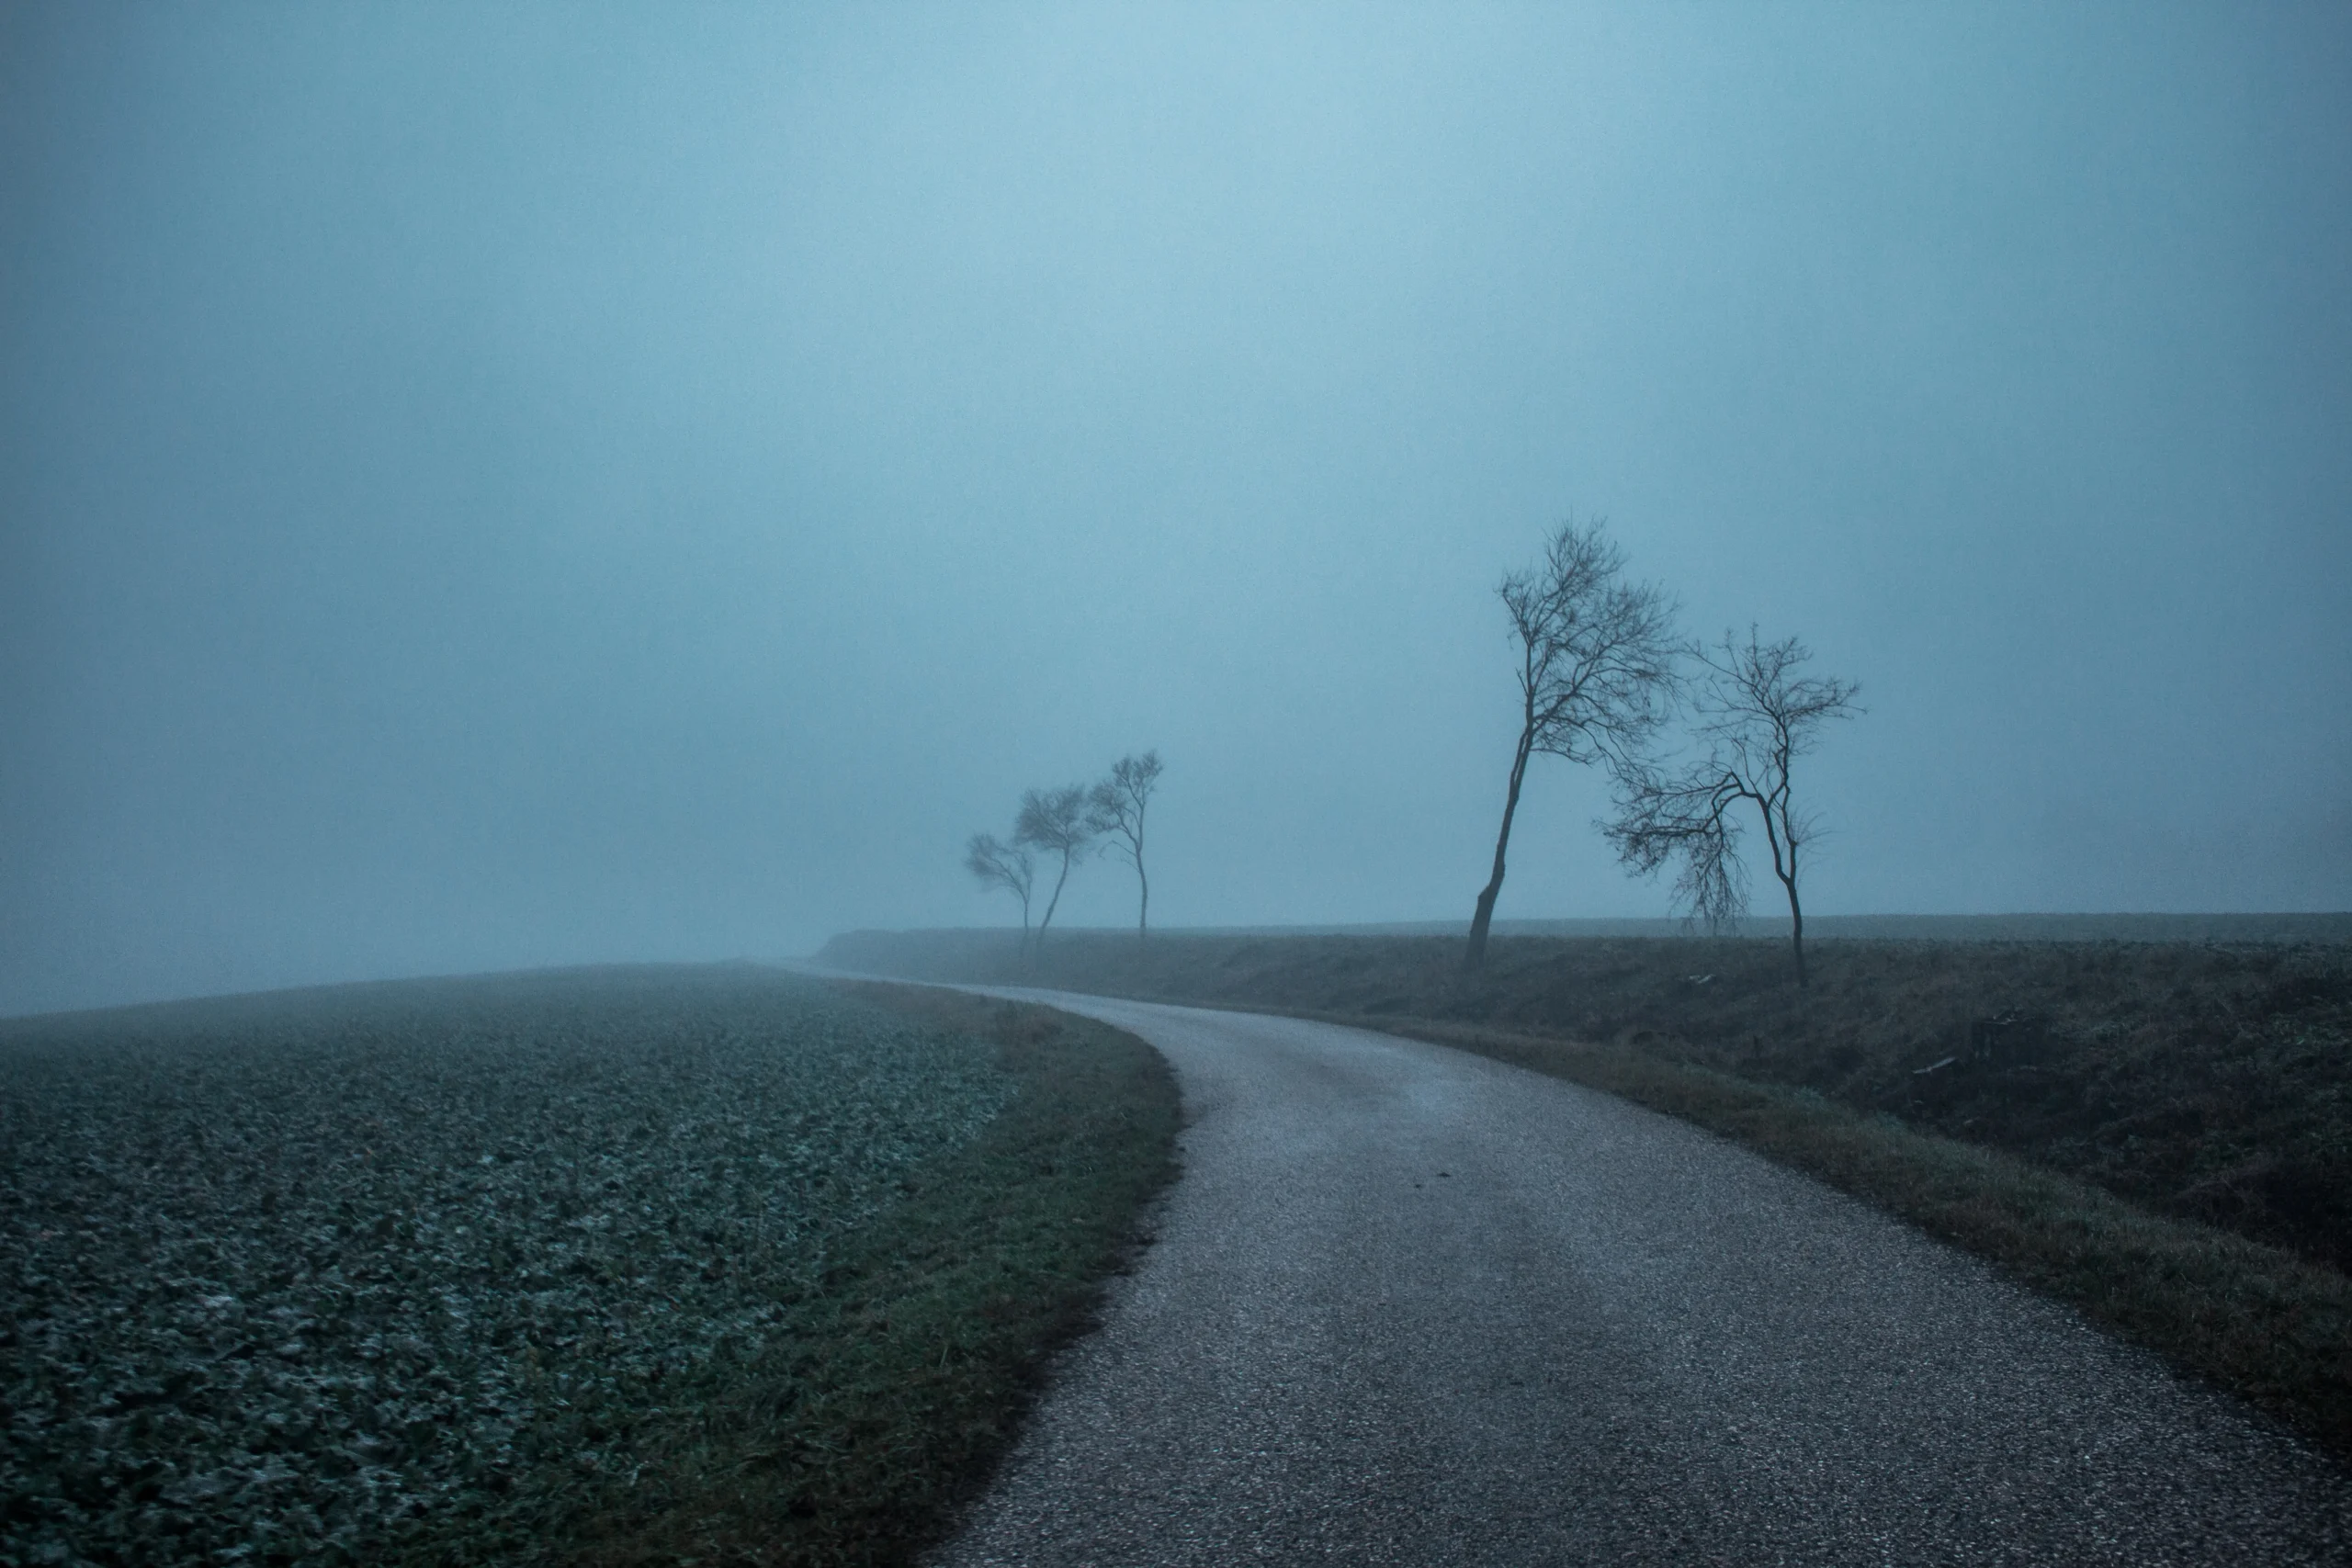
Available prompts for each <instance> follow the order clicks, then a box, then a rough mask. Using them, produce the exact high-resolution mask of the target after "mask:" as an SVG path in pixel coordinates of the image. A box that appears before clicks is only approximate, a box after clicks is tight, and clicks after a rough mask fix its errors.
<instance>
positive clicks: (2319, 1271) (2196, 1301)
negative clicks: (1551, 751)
mask: <svg viewBox="0 0 2352 1568" xmlns="http://www.w3.org/2000/svg"><path fill="white" fill-rule="evenodd" d="M1330 1021H1334V1022H1347V1023H1351V1024H1354V1025H1356V1026H1358V1027H1360V1028H1369V1029H1379V1030H1384V1031H1385V1032H1389V1033H1395V1034H1405V1035H1408V1036H1409V1037H1412V1038H1417V1039H1424V1040H1430V1041H1432V1042H1435V1043H1441V1044H1446V1045H1452V1046H1455V1047H1458V1048H1461V1049H1464V1050H1469V1051H1475V1052H1476V1053H1477V1054H1479V1055H1485V1056H1491V1057H1494V1058H1496V1059H1498V1060H1500V1061H1506V1062H1511V1063H1514V1064H1516V1065H1518V1066H1524V1067H1529V1068H1532V1069H1533V1070H1535V1071H1537V1072H1541V1073H1545V1074H1548V1075H1550V1076H1552V1077H1560V1078H1566V1079H1568V1080H1569V1081H1571V1082H1575V1083H1580V1084H1584V1085H1586V1086H1588V1087H1589V1088H1593V1089H1603V1090H1606V1091H1607V1092H1609V1093H1611V1094H1616V1095H1621V1096H1623V1098H1625V1099H1627V1100H1633V1101H1634V1102H1635V1103H1636V1104H1640V1105H1645V1106H1648V1107H1649V1108H1650V1109H1652V1110H1654V1111H1664V1112H1666V1113H1667V1114H1668V1115H1671V1116H1677V1117H1680V1118H1682V1119H1683V1120H1685V1121H1688V1122H1695V1123H1696V1124H1698V1125H1699V1126H1702V1127H1704V1128H1706V1129H1707V1130H1709V1131H1710V1132H1713V1133H1717V1134H1722V1135H1723V1136H1724V1137H1728V1138H1731V1139H1734V1140H1735V1141H1736V1142H1738V1143H1741V1144H1745V1145H1747V1146H1748V1147H1750V1148H1753V1149H1755V1150H1756V1151H1757V1152H1758V1153H1759V1154H1762V1155H1764V1156H1767V1157H1768V1158H1770V1159H1773V1160H1775V1161H1778V1162H1779V1163H1781V1164H1782V1165H1786V1166H1789V1167H1792V1168H1795V1169H1797V1170H1801V1171H1804V1173H1806V1174H1807V1175H1809V1176H1813V1177H1815V1178H1816V1179H1820V1180H1822V1181H1825V1182H1826V1183H1827V1184H1829V1185H1830V1186H1832V1187H1835V1188H1837V1189H1838V1190H1840V1191H1842V1192H1846V1193H1849V1194H1850V1195H1852V1196H1854V1197H1856V1198H1860V1199H1861V1200H1863V1201H1866V1202H1869V1203H1871V1204H1873V1205H1875V1206H1877V1207H1879V1208H1881V1209H1883V1210H1885V1211H1887V1212H1889V1213H1893V1214H1894V1215H1896V1216H1897V1217H1899V1218H1901V1219H1904V1220H1907V1221H1909V1222H1910V1223H1912V1224H1916V1225H1917V1226H1918V1227H1919V1228H1920V1229H1922V1230H1924V1231H1926V1232H1928V1234H1929V1235H1934V1236H1937V1237H1939V1238H1941V1239H1942V1240H1945V1241H1948V1242H1951V1243H1952V1244H1953V1245H1954V1246H1957V1247H1964V1248H1966V1249H1967V1250H1968V1251H1970V1252H1973V1253H1974V1254H1976V1255H1977V1256H1979V1257H1981V1258H1985V1259H1987V1260H1988V1261H1990V1262H1992V1263H1994V1264H1995V1265H1996V1266H1997V1267H1999V1268H2000V1269H2003V1270H2004V1271H2005V1272H2007V1274H2009V1275H2010V1276H2011V1277H2013V1278H2015V1279H2017V1280H2019V1281H2020V1282H2022V1283H2024V1284H2025V1285H2027V1286H2029V1287H2030V1288H2031V1289H2033V1290H2035V1291H2038V1292H2041V1293H2042V1294H2043V1295H2046V1296H2049V1297H2052V1298H2053V1299H2054V1300H2057V1301H2060V1302H2063V1303H2065V1304H2067V1305H2069V1306H2072V1307H2074V1308H2075V1310H2077V1311H2079V1312H2081V1313H2082V1314H2083V1315H2084V1316H2085V1317H2086V1318H2088V1319H2089V1320H2090V1321H2092V1322H2093V1323H2096V1324H2098V1325H2100V1326H2101V1327H2104V1328H2106V1329H2108V1330H2109V1331H2110V1332H2112V1333H2114V1334H2116V1335H2117V1336H2118V1337H2121V1338H2124V1339H2126V1340H2129V1341H2131V1342H2132V1343H2134V1344H2138V1345H2141V1346H2143V1347H2145V1348H2148V1349H2151V1350H2154V1351H2155V1352H2156V1353H2157V1354H2159V1355H2161V1356H2163V1357H2164V1358H2165V1359H2166V1360H2167V1361H2169V1362H2171V1363H2172V1364H2173V1365H2174V1366H2175V1367H2177V1368H2178V1369H2180V1370H2182V1371H2187V1372H2188V1373H2190V1374H2191V1375H2193V1376H2195V1377H2198V1378H2199V1379H2201V1380H2202V1381H2204V1382H2210V1383H2211V1384H2214V1385H2215V1386H2218V1387H2220V1388H2222V1389H2224V1390H2226V1391H2228V1392H2230V1393H2234V1394H2237V1395H2238V1396H2239V1397H2241V1398H2244V1399H2245V1400H2247V1401H2248V1402H2249V1403H2251V1404H2255V1405H2256V1406H2257V1407H2259V1408H2261V1409H2263V1410H2265V1411H2267V1412H2268V1413H2270V1414H2271V1415H2272V1416H2276V1417H2278V1419H2280V1420H2281V1421H2283V1422H2285V1423H2286V1424H2287V1425H2288V1426H2289V1427H2292V1428H2294V1429H2295V1430H2296V1431H2297V1432H2299V1433H2301V1435H2302V1436H2303V1437H2304V1438H2307V1439H2308V1440H2310V1441H2311V1442H2312V1444H2314V1445H2315V1446H2316V1447H2318V1448H2320V1449H2322V1450H2325V1451H2327V1452H2328V1453H2330V1454H2332V1455H2334V1456H2335V1458H2336V1459H2337V1460H2338V1461H2346V1462H2352V1280H2346V1278H2345V1277H2344V1276H2343V1275H2342V1274H2339V1273H2337V1272H2335V1270H2334V1269H2326V1268H2324V1267H2321V1266H2319V1265H2316V1264H2312V1263H2309V1262H2306V1261H2305V1260H2303V1259H2302V1258H2298V1257H2296V1256H2295V1255H2294V1254H2292V1253H2290V1252H2287V1251H2285V1250H2283V1249H2281V1248H2278V1247H2267V1246H2265V1245H2263V1244H2262V1243H2260V1242H2255V1241H2249V1240H2247V1239H2246V1238H2245V1237H2243V1236H2239V1235H2232V1234H2231V1233H2229V1232H2227V1231H2222V1230H2218V1229H2216V1228H2214V1227H2212V1226H2210V1225H2200V1224H2193V1223H2186V1222H2182V1221H2178V1220H2172V1219H2167V1218H2165V1217H2164V1216H2162V1215H2158V1214H2152V1213H2148V1212H2147V1211H2145V1210H2143V1209H2140V1208H2136V1207H2134V1206H2133V1205H2131V1204H2130V1203H2127V1202H2125V1201H2123V1200H2121V1199H2120V1198H2117V1197H2115V1196H2113V1195H2112V1194H2110V1193H2108V1192H2105V1191H2102V1190H2099V1189H2098V1188H2096V1187H2093V1186H2090V1185H2089V1184H2087V1183H2086V1182H2082V1181H2077V1180H2075V1179H2071V1178H2068V1177H2065V1176H2063V1175H2060V1174H2058V1173H2057V1172H2055V1171H2052V1170H2048V1169H2046V1168H2041V1167H2037V1166H2034V1165H2031V1164H2030V1163H2028V1162H2026V1161H2024V1160H2021V1159H2018V1158H2016V1157H2015V1156H2009V1155H2006V1154H2003V1153H2001V1152H1999V1151H1997V1150H1994V1149H1987V1148H1984V1147H1981V1146H1978V1145H1971V1144H1964V1143H1961V1142H1959V1141H1958V1140H1955V1139H1951V1138H1945V1137H1939V1136H1937V1135H1935V1134H1927V1133H1920V1132H1917V1131H1915V1130H1913V1129H1911V1128H1909V1127H1905V1126H1904V1125H1903V1124H1902V1123H1901V1122H1897V1121H1895V1120H1894V1118H1892V1117H1889V1116H1885V1115H1869V1114H1865V1113H1862V1112H1860V1111H1855V1110H1853V1109H1852V1108H1850V1107H1848V1106H1845V1105H1840V1104H1838V1103H1836V1102H1834V1101H1831V1100H1825V1099H1823V1098H1822V1097H1821V1096H1820V1095H1818V1094H1815V1093H1813V1092H1811V1091H1809V1090H1805V1089H1786V1088H1781V1087H1779V1086H1774V1085H1763V1084H1756V1083H1750V1082H1747V1081H1745V1080H1743V1079H1740V1078H1736V1077H1731V1076H1729V1075H1728V1074H1724V1073H1720V1072H1715V1071H1713V1070H1712V1069H1709V1068H1705V1067H1697V1066H1686V1065H1684V1064H1681V1063H1676V1062H1665V1061H1660V1060H1658V1059H1657V1058H1655V1057H1652V1056H1646V1055H1642V1054H1640V1053H1638V1052H1635V1051H1631V1050H1626V1049H1623V1048H1622V1047H1613V1046H1605V1045H1578V1044H1573V1043H1566V1042H1562V1041H1556V1040H1543V1039H1534V1038H1530V1037H1527V1036H1522V1035H1510V1034H1505V1033H1500V1032H1494V1031H1487V1030H1477V1029H1468V1028H1464V1027H1461V1026H1459V1025H1448V1024H1442V1023H1438V1024H1431V1023H1421V1022H1418V1021H1405V1020H1397V1019H1385V1020H1384V1019H1371V1018H1364V1017H1342V1016H1336V1015H1334V1016H1332V1017H1331V1019H1330Z"/></svg>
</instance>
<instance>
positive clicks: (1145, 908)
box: [1090, 751, 1159, 942]
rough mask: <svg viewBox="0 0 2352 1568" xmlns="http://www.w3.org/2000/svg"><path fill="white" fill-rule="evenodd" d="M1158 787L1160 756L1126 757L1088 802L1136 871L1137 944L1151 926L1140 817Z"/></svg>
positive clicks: (1153, 753)
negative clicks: (1137, 898) (1138, 893)
mask: <svg viewBox="0 0 2352 1568" xmlns="http://www.w3.org/2000/svg"><path fill="white" fill-rule="evenodd" d="M1158 788H1159V752H1157V751H1146V752H1145V753H1144V754H1143V755H1142V756H1140V757H1136V756H1125V757H1122V758H1120V759H1119V760H1118V761H1115V762H1114V763H1112V764H1111V776H1110V777H1109V778H1107V779H1104V780H1103V782H1102V783H1101V784H1096V785H1095V786H1094V792H1093V794H1092V795H1091V797H1090V803H1091V806H1092V808H1093V812H1094V823H1095V826H1096V827H1097V828H1099V829H1101V830H1102V831H1103V832H1105V833H1107V834H1109V835H1111V837H1112V838H1113V840H1114V841H1115V844H1116V847H1117V849H1118V852H1119V853H1120V855H1121V856H1122V857H1124V858H1125V860H1126V862H1127V863H1129V864H1130V865H1133V866H1134V867H1135V868H1136V886H1137V887H1138V888H1139V889H1140V891H1141V897H1140V899H1139V901H1138V902H1137V903H1136V942H1143V941H1144V940H1145V938H1146V935H1147V932H1148V930H1149V927H1150V923H1151V878H1150V877H1148V876H1147V875H1145V874H1144V869H1143V818H1144V811H1145V808H1146V807H1149V806H1150V805H1151V795H1152V792H1153V791H1154V790H1156V789H1158Z"/></svg>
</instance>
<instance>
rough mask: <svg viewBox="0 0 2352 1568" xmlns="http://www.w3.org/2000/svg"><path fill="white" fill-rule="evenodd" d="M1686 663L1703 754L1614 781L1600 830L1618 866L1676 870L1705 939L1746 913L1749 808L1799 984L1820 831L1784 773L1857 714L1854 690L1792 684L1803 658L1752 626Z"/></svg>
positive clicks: (1828, 678)
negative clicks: (1613, 805) (1756, 820)
mask: <svg viewBox="0 0 2352 1568" xmlns="http://www.w3.org/2000/svg"><path fill="white" fill-rule="evenodd" d="M1689 653H1690V656H1691V659H1692V660H1694V661H1695V662H1696V664H1697V666H1698V673H1697V677H1696V679H1695V680H1694V681H1693V682H1692V684H1691V710H1692V714H1693V716H1694V718H1695V719H1696V723H1695V724H1694V725H1693V727H1692V732H1693V736H1694V739H1697V740H1698V741H1699V742H1700V743H1701V745H1702V748H1703V754H1702V755H1701V756H1699V757H1698V758H1697V759H1696V760H1695V761H1691V762H1690V763H1688V764H1687V765H1685V766H1682V767H1679V768H1667V767H1663V766H1660V765H1657V764H1655V763H1645V764H1643V765H1642V766H1640V767H1638V768H1635V769H1631V770H1628V771H1626V772H1623V773H1620V774H1619V775H1618V783H1619V798H1618V814H1617V818H1616V819H1615V820H1614V821H1612V822H1611V823H1609V824H1608V825H1607V829H1606V831H1607V832H1608V834H1609V838H1610V840H1611V842H1612V843H1614V844H1615V845H1616V846H1617V853H1618V856H1619V858H1620V859H1622V860H1623V862H1624V863H1626V864H1627V865H1629V866H1631V867H1633V868H1634V870H1635V871H1637V872H1640V873H1641V874H1644V875H1648V874H1652V873H1654V872H1656V871H1657V868H1658V867H1659V866H1661V865H1663V864H1665V863H1667V862H1668V860H1674V861H1678V862H1679V863H1680V867H1681V870H1680V872H1679V874H1678V875H1677V877H1676V880H1675V887H1674V890H1675V897H1676V898H1677V901H1678V902H1679V903H1680V904H1681V905H1682V906H1683V907H1684V908H1685V909H1686V910H1688V912H1689V913H1690V915H1691V918H1693V919H1701V920H1704V921H1705V922H1706V924H1707V927H1708V929H1709V930H1711V931H1713V930H1720V929H1721V928H1722V927H1723V926H1724V925H1725V924H1727V923H1729V922H1731V921H1733V920H1736V919H1738V918H1739V917H1740V916H1741V915H1742V914H1744V913H1745V912H1746V911H1747V868H1746V867H1745V865H1744V864H1743V863H1741V861H1740V858H1739V835H1740V822H1739V817H1740V816H1743V815H1745V813H1744V812H1743V811H1742V810H1741V809H1740V802H1742V801H1748V802H1752V803H1753V804H1754V805H1755V807H1756V808H1757V812H1758V816H1759V817H1760V818H1762V820H1763V824H1764V839H1765V842H1766V843H1767V844H1768V845H1769V846H1770V849H1771V852H1772V874H1773V875H1774V876H1775V877H1778V878H1779V879H1780V883H1781V887H1782V888H1783V889H1784V890H1785V891H1786V892H1787V894H1788V896H1789V942H1790V950H1791V953H1792V956H1793V957H1794V959H1795V961H1796V971H1797V984H1798V985H1800V986H1802V985H1804V983H1805V974H1804V905H1803V904H1802V903H1801V902H1800V901H1799V899H1798V897H1797V880H1798V874H1799V865H1800V856H1801V855H1802V853H1803V852H1804V849H1805V846H1807V845H1808V844H1810V843H1812V842H1813V841H1814V840H1815V839H1816V838H1818V837H1819V836H1820V830H1821V829H1820V824H1819V822H1818V820H1817V819H1816V818H1815V817H1813V816H1812V815H1811V814H1809V813H1806V812H1804V811H1801V810H1799V809H1798V808H1797V807H1796V804H1795V800H1794V793H1793V789H1792V779H1791V770H1792V766H1793V764H1794V763H1795V761H1796V759H1797V758H1799V757H1802V756H1804V754H1805V753H1806V752H1808V751H1810V750H1813V748H1814V746H1815V744H1816V743H1817V742H1818V740H1819V735H1818V731H1819V729H1820V728H1821V726H1822V724H1823V723H1824V722H1825V721H1826V720H1828V719H1833V718H1850V717H1852V716H1855V715H1856V714H1859V713H1860V712H1861V711H1862V709H1861V708H1860V706H1859V705H1857V704H1856V703H1855V701H1854V699H1855V697H1857V696H1858V695H1860V692H1861V688H1860V687H1859V686H1857V685H1856V684H1854V682H1851V681H1842V680H1839V679H1838V678H1837V677H1836V676H1832V675H1822V676H1800V675H1799V674H1798V673H1797V669H1798V667H1799V666H1800V665H1802V664H1804V662H1805V660H1808V659H1810V658H1812V657H1813V654H1812V651H1811V650H1810V649H1807V648H1806V647H1805V646H1804V644H1803V643H1801V642H1799V641H1798V640H1797V639H1796V638H1794V637H1787V638H1784V639H1782V640H1781V641H1779V642H1771V643H1768V642H1764V641H1762V640H1761V639H1760V638H1758V636H1757V633H1756V628H1755V627H1753V626H1750V627H1749V628H1748V630H1747V641H1746V642H1741V641H1739V640H1738V639H1737V638H1736V637H1734V636H1733V635H1732V634H1731V633H1729V632H1725V633H1724V640H1723V643H1722V645H1721V646H1720V647H1716V648H1692V649H1690V650H1689Z"/></svg>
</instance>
